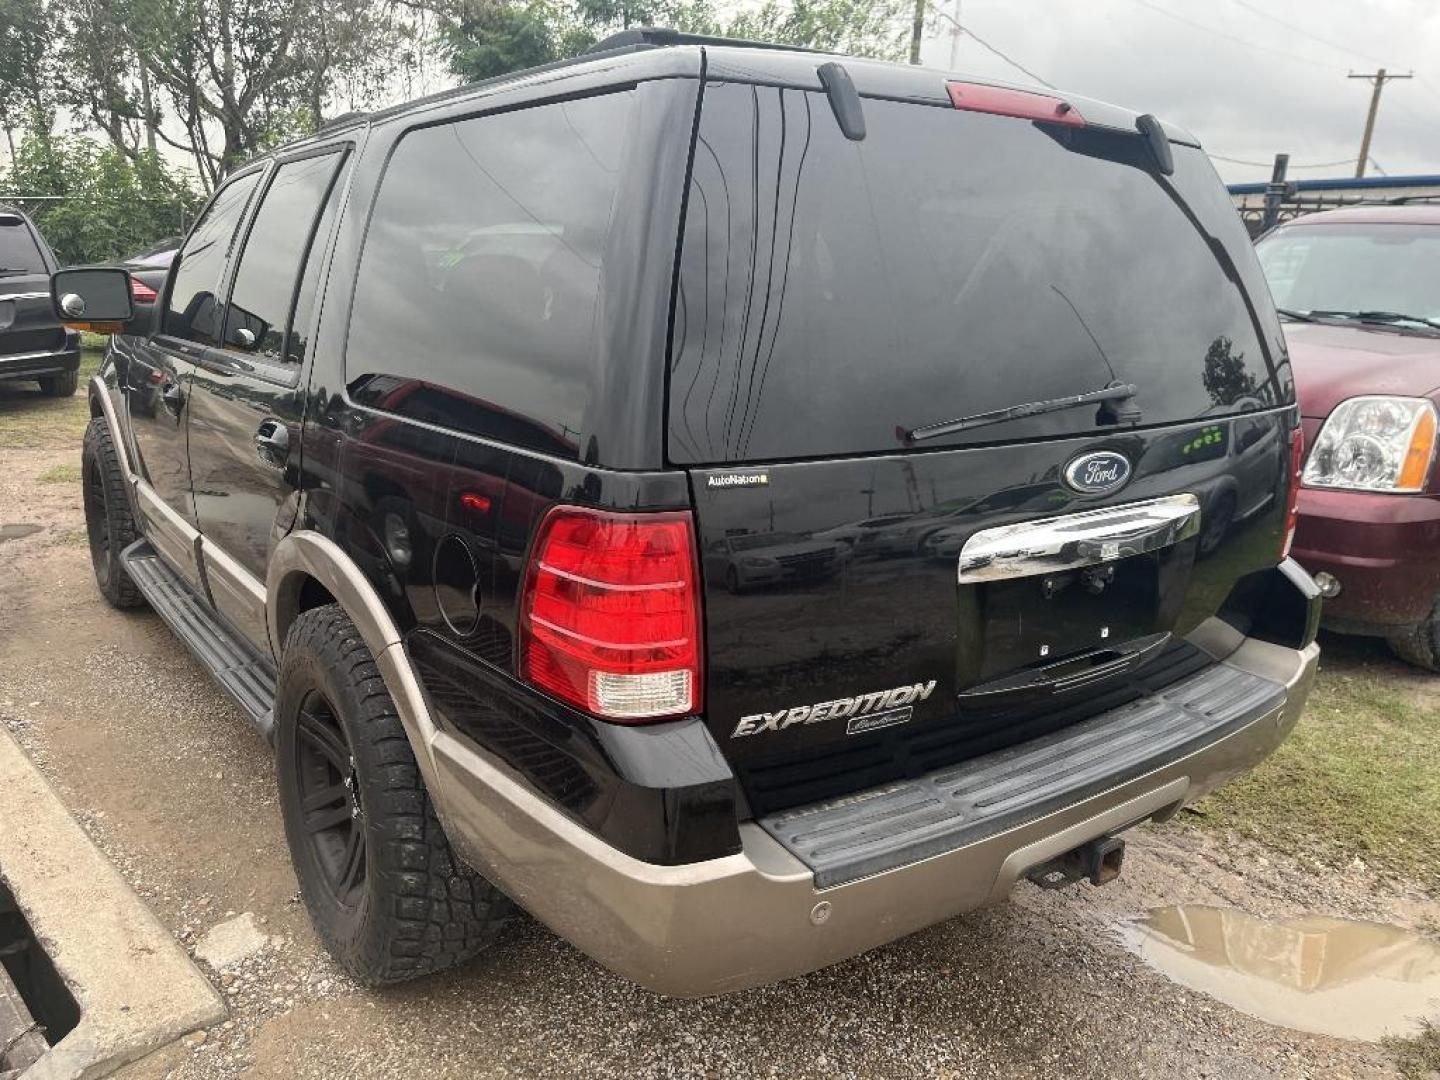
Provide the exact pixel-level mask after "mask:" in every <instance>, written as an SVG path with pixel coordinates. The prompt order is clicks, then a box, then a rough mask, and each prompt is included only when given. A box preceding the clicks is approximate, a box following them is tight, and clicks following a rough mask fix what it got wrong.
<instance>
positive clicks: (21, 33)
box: [0, 0, 52, 132]
mask: <svg viewBox="0 0 1440 1080" xmlns="http://www.w3.org/2000/svg"><path fill="white" fill-rule="evenodd" d="M49 53H50V28H49V27H48V26H47V25H46V13H45V8H44V6H43V4H42V2H41V0H0V127H3V128H4V129H5V130H6V131H7V132H8V131H11V130H12V129H14V128H17V127H20V126H21V124H22V123H23V122H24V121H25V120H26V119H29V118H37V117H38V118H39V119H40V120H41V121H42V122H44V123H47V124H48V123H49V121H50V110H51V106H52V96H51V92H50V91H51V87H50V80H49V78H48V73H47V71H46V61H47V58H48V56H49Z"/></svg>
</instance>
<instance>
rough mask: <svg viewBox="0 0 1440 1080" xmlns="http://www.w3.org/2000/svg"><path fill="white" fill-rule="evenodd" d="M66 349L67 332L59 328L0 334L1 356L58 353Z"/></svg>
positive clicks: (49, 327)
mask: <svg viewBox="0 0 1440 1080" xmlns="http://www.w3.org/2000/svg"><path fill="white" fill-rule="evenodd" d="M64 347H65V331H64V330H63V329H61V328H60V327H58V326H47V327H45V328H44V329H43V330H15V331H13V332H11V333H4V334H0V356H14V355H15V354H16V353H32V352H58V351H59V350H60V349H62V348H64Z"/></svg>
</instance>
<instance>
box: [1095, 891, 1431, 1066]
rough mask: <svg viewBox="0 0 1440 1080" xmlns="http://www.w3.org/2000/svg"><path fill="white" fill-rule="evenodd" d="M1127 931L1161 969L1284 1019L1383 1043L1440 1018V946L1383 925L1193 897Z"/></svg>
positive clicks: (1260, 1014) (1263, 1016)
mask: <svg viewBox="0 0 1440 1080" xmlns="http://www.w3.org/2000/svg"><path fill="white" fill-rule="evenodd" d="M1121 933H1122V936H1123V937H1124V939H1125V942H1126V944H1127V945H1128V946H1129V947H1130V948H1131V949H1132V950H1133V951H1134V952H1135V953H1137V954H1138V955H1139V956H1140V957H1141V958H1142V959H1143V960H1144V961H1145V962H1146V963H1147V964H1149V965H1150V966H1151V967H1153V968H1155V970H1157V971H1159V972H1160V973H1161V974H1162V975H1165V976H1166V977H1168V978H1170V979H1173V980H1174V981H1175V982H1178V983H1180V984H1181V985H1182V986H1186V987H1189V988H1190V989H1191V990H1198V991H1199V992H1200V993H1202V994H1208V995H1210V996H1211V997H1213V998H1216V999H1217V1000H1219V1001H1223V1002H1224V1003H1225V1004H1226V1005H1229V1006H1231V1007H1232V1008H1235V1009H1239V1010H1240V1011H1241V1012H1244V1013H1248V1014H1250V1015H1251V1016H1254V1017H1256V1018H1257V1019H1260V1020H1264V1021H1265V1022H1267V1023H1270V1024H1278V1025H1279V1026H1281V1027H1287V1028H1294V1029H1295V1030H1297V1031H1309V1032H1314V1033H1316V1034H1319V1035H1331V1036H1334V1037H1336V1038H1341V1039H1359V1040H1364V1041H1367V1042H1374V1041H1376V1040H1378V1039H1380V1038H1382V1037H1383V1036H1386V1035H1410V1034H1414V1033H1415V1032H1417V1031H1419V1030H1420V1018H1421V1017H1431V1018H1434V1017H1437V1016H1440V945H1436V944H1434V943H1433V942H1430V941H1427V940H1426V939H1425V938H1423V937H1420V936H1419V935H1418V934H1413V933H1410V932H1408V931H1405V930H1400V929H1398V928H1396V927H1393V926H1386V925H1384V924H1382V923H1370V922H1349V921H1347V920H1344V919H1327V918H1321V917H1318V916H1304V917H1300V918H1293V919H1260V918H1256V917H1255V916H1253V915H1247V914H1245V913H1244V912H1243V911H1233V910H1230V909H1227V908H1215V907H1204V906H1201V905H1187V906H1183V907H1169V908H1159V909H1157V910H1155V911H1152V912H1151V913H1150V914H1149V915H1148V916H1146V917H1145V918H1144V919H1141V920H1139V921H1137V922H1134V923H1129V924H1127V925H1126V926H1125V927H1123V928H1122V931H1121Z"/></svg>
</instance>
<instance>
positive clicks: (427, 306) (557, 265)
mask: <svg viewBox="0 0 1440 1080" xmlns="http://www.w3.org/2000/svg"><path fill="white" fill-rule="evenodd" d="M634 98H635V94H634V92H633V91H630V90H626V91H617V92H613V93H607V94H603V95H600V96H596V97H587V98H579V99H574V100H569V101H563V102H553V103H548V104H543V105H537V106H533V107H529V108H523V109H518V110H515V111H511V112H504V113H495V114H490V115H486V116H479V117H473V118H470V119H465V120H460V121H458V122H452V123H446V124H441V125H437V126H434V127H428V128H422V129H419V130H416V131H412V132H409V133H408V134H406V135H405V136H403V137H402V138H401V140H400V141H399V143H398V144H397V145H396V148H395V150H394V152H393V155H392V157H391V159H390V162H389V164H388V166H387V168H386V171H385V176H384V179H383V180H382V183H381V188H380V193H379V196H378V197H377V200H376V202H375V206H374V210H373V213H372V216H371V220H370V225H369V229H368V232H367V234H366V239H365V247H364V252H363V254H362V256H361V260H360V266H359V270H358V272H357V278H356V285H355V299H354V306H353V309H352V314H351V318H350V332H349V339H348V344H347V346H346V380H347V383H348V386H349V392H350V394H351V396H352V398H354V399H355V400H356V401H358V402H359V403H360V404H363V405H369V406H371V407H373V408H377V409H383V410H386V411H390V412H396V413H399V414H401V415H407V416H413V417H414V418H416V419H426V420H429V421H431V422H436V421H437V420H438V421H439V422H441V423H443V424H444V426H446V427H451V428H455V429H457V430H461V431H465V432H469V433H472V434H476V435H482V436H486V437H489V438H494V439H497V440H499V441H503V442H506V443H509V444H513V445H518V446H524V447H527V448H530V449H535V450H539V451H543V452H546V453H551V454H556V455H557V456H562V457H570V458H575V457H578V456H579V433H580V431H581V429H582V426H583V424H584V422H585V413H586V409H587V407H588V406H589V404H590V398H591V395H592V392H593V380H594V351H595V348H596V338H597V335H596V332H595V327H596V321H597V313H598V309H599V303H600V296H601V287H602V280H603V274H602V256H603V252H604V248H605V243H606V238H607V234H608V232H609V229H610V223H611V216H612V209H613V206H614V203H615V195H616V186H617V178H618V176H619V174H620V166H621V160H622V156H623V153H624V151H623V147H624V144H625V141H626V137H627V134H628V132H629V129H630V126H631V121H632V114H633V111H634Z"/></svg>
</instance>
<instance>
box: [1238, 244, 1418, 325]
mask: <svg viewBox="0 0 1440 1080" xmlns="http://www.w3.org/2000/svg"><path fill="white" fill-rule="evenodd" d="M1256 251H1257V252H1258V253H1259V255H1260V265H1261V266H1263V267H1264V268H1265V276H1266V277H1267V278H1268V279H1269V281H1270V291H1271V292H1272V293H1273V294H1274V296H1275V303H1276V304H1277V305H1278V306H1280V307H1282V308H1285V309H1287V310H1289V311H1373V312H1394V313H1397V314H1401V315H1415V316H1418V317H1420V318H1425V319H1440V225H1416V224H1406V225H1402V224H1398V223H1397V224H1394V225H1386V224H1383V223H1379V222H1367V223H1360V222H1352V223H1346V224H1340V223H1336V224H1333V225H1294V226H1291V227H1289V228H1282V229H1277V230H1276V231H1275V232H1273V233H1271V234H1270V235H1269V236H1268V237H1267V238H1266V239H1264V240H1262V241H1261V242H1260V243H1259V244H1258V245H1257V247H1256Z"/></svg>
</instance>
